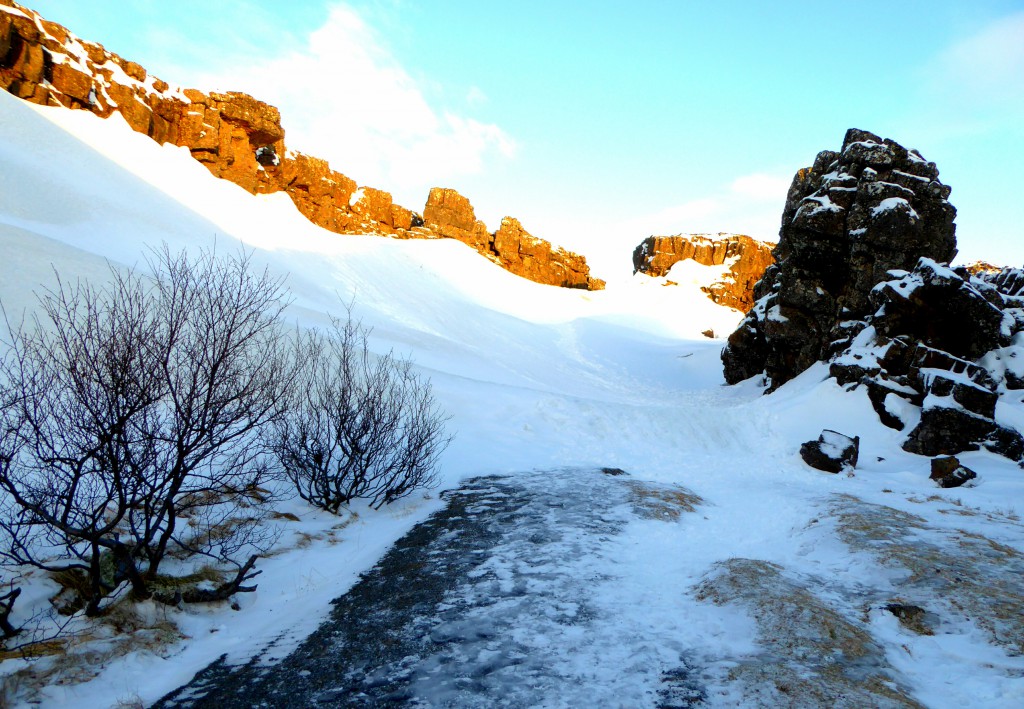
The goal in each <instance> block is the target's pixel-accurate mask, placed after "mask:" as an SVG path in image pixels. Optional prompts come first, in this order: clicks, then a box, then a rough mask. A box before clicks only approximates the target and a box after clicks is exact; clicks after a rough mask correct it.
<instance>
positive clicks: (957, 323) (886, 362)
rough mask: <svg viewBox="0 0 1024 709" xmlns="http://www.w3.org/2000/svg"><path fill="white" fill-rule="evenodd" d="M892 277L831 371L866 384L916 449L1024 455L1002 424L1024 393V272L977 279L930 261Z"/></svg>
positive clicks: (883, 416) (852, 383)
mask: <svg viewBox="0 0 1024 709" xmlns="http://www.w3.org/2000/svg"><path fill="white" fill-rule="evenodd" d="M890 275H891V278H890V280H888V281H884V282H882V283H880V284H879V285H878V286H876V287H875V288H874V289H873V290H872V292H871V302H872V304H873V307H874V309H875V311H874V312H873V313H872V314H871V315H869V316H867V317H866V318H865V319H864V320H862V321H858V322H855V323H851V324H850V327H851V328H852V329H855V330H858V331H859V334H858V335H857V336H856V337H855V338H854V340H853V341H852V342H851V344H850V345H849V346H848V347H847V348H846V349H845V350H843V351H842V352H840V353H838V354H837V355H836V356H834V357H833V358H832V361H831V363H830V365H829V373H830V374H831V375H832V376H833V377H835V379H836V381H837V382H839V383H840V384H842V385H846V386H849V387H850V388H855V387H858V386H861V385H863V386H864V387H865V388H866V390H867V393H868V398H869V400H870V401H871V404H872V406H873V407H874V408H875V411H876V412H877V413H878V415H879V419H880V420H881V421H882V423H884V424H885V425H887V426H889V427H890V428H895V429H897V430H901V431H902V430H905V429H910V430H909V433H908V434H907V437H906V439H905V440H904V442H903V449H904V450H906V451H909V452H911V453H918V454H920V455H928V456H935V455H952V454H955V453H959V452H961V451H965V450H977V449H978V448H979V447H984V448H986V449H988V450H991V451H993V452H996V453H999V454H1001V455H1004V456H1006V457H1008V458H1012V459H1014V460H1022V459H1024V437H1022V436H1021V435H1020V433H1019V432H1018V431H1016V430H1015V429H1012V428H1009V427H1007V426H1004V425H1002V424H1000V423H999V422H997V421H996V404H997V403H998V401H999V398H1000V396H1004V395H1007V394H1008V393H1009V392H1011V391H1013V392H1016V390H1018V389H1020V388H1024V381H1022V379H1021V376H1020V375H1021V374H1022V373H1024V372H1022V371H1021V370H1022V368H1024V298H1022V297H1021V296H1020V295H1019V294H1018V293H1019V284H1020V283H1021V282H1022V279H1024V273H1022V272H1021V271H1018V270H1016V269H1005V270H1004V271H1001V272H1000V273H998V274H984V275H982V276H972V275H971V274H970V273H969V272H968V271H967V269H965V268H956V269H951V268H949V267H948V266H945V265H942V264H938V263H936V262H935V261H932V260H931V259H925V258H922V259H921V260H920V261H919V262H918V264H917V265H916V266H915V267H914V269H913V270H912V271H910V272H906V271H894V272H893V273H892V274H890ZM1018 359H1019V360H1020V364H1018Z"/></svg>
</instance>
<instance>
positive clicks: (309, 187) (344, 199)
mask: <svg viewBox="0 0 1024 709" xmlns="http://www.w3.org/2000/svg"><path fill="white" fill-rule="evenodd" d="M0 88H3V89H5V90H6V91H8V92H9V93H11V94H13V95H15V96H17V97H19V98H22V99H25V100H27V101H31V102H33V103H38V104H42V105H50V106H63V107H65V108H74V109H82V110H87V111H91V112H93V113H95V114H97V115H99V116H102V117H103V118H106V117H108V116H110V115H111V114H113V113H115V112H117V113H120V114H121V116H122V117H123V118H124V120H125V121H126V122H127V123H128V125H129V126H131V128H132V129H133V130H135V131H137V132H139V133H144V134H146V135H148V136H149V137H151V138H152V139H153V140H156V141H157V142H160V143H173V144H175V145H181V146H184V147H187V148H188V149H189V151H190V152H191V154H192V157H194V158H195V159H196V160H198V161H199V162H201V163H202V164H203V165H205V166H206V168H207V169H208V170H209V171H210V172H211V173H213V174H214V175H215V176H217V177H220V178H223V179H225V180H230V181H231V182H234V183H235V184H237V185H239V186H241V187H243V188H244V189H246V190H248V191H249V192H253V193H257V194H267V193H272V192H281V191H283V192H286V193H287V194H288V196H289V197H291V199H292V201H293V202H294V203H295V206H296V208H297V209H298V210H299V211H300V212H301V213H302V214H303V215H304V216H305V217H306V218H307V219H309V220H310V221H312V222H313V223H314V224H317V225H318V226H321V227H323V228H325V229H328V230H330V231H333V232H336V233H339V234H380V235H387V236H394V237H398V238H440V237H446V238H453V239H458V240H459V241H462V242H463V243H466V244H468V245H469V246H471V247H473V248H474V249H476V250H477V251H479V252H480V253H481V254H483V255H484V256H487V257H488V258H490V259H491V260H493V261H495V262H497V263H498V264H500V265H501V266H503V267H505V268H507V269H508V270H510V271H511V272H512V273H515V274H517V275H520V276H523V277H525V278H530V279H531V280H535V281H537V282H539V283H545V284H551V285H559V286H568V287H573V288H597V287H602V286H603V283H602V282H601V281H597V280H594V279H591V278H590V277H589V269H588V268H587V265H586V260H585V259H584V258H583V257H582V256H577V255H576V254H571V253H568V252H565V251H562V250H561V249H554V248H553V247H552V246H551V244H549V243H548V242H546V241H541V240H540V239H536V238H534V237H532V236H529V235H528V234H526V232H525V231H522V230H521V231H522V234H524V235H526V237H528V238H526V237H522V238H520V237H518V236H513V235H511V234H510V235H509V236H508V237H503V242H502V243H503V244H506V245H505V246H503V248H502V250H501V251H500V252H498V251H496V250H495V249H494V235H493V234H491V233H489V232H488V230H487V227H486V226H485V225H484V223H483V222H481V221H479V220H477V219H476V217H475V215H474V213H473V207H472V205H470V203H469V200H468V199H466V198H465V197H463V196H462V195H460V194H459V193H458V192H456V191H455V190H444V189H440V188H435V189H433V190H431V192H430V197H429V198H428V201H427V207H426V209H425V210H424V216H423V217H420V215H419V214H417V213H416V212H413V211H412V210H410V209H406V208H405V207H402V206H400V205H397V204H395V203H394V201H393V200H392V196H391V194H390V193H389V192H385V191H384V190H379V189H374V188H372V187H366V186H363V187H359V186H357V185H356V182H355V181H354V180H352V179H350V178H348V177H346V176H345V175H343V174H341V173H340V172H336V171H334V170H332V169H331V168H330V165H328V164H327V162H326V161H325V160H320V159H318V158H314V157H310V156H307V155H302V154H299V153H292V152H289V151H288V150H287V148H286V146H285V142H284V139H285V130H284V128H283V127H282V126H281V114H280V112H279V111H278V110H277V108H275V107H274V106H271V105H269V104H266V103H264V102H262V101H259V100H258V99H255V98H253V97H252V96H249V95H248V94H243V93H237V92H228V93H210V94H205V93H203V92H201V91H197V90H195V89H185V90H182V89H178V88H176V87H172V86H170V85H169V84H168V83H167V82H165V81H162V80H160V79H158V78H156V77H154V76H152V75H150V74H149V73H148V72H147V71H146V70H145V69H144V68H143V67H141V66H139V65H138V64H136V63H135V62H130V61H127V60H125V59H122V58H121V57H119V56H118V55H116V54H114V53H113V52H108V51H107V50H106V49H104V48H103V47H102V46H101V45H99V44H95V43H92V42H87V41H85V40H81V39H79V38H77V37H75V36H74V35H72V34H71V33H70V32H68V30H67V29H65V28H64V27H62V26H60V25H58V24H56V23H53V22H48V21H46V20H44V19H43V18H41V17H39V15H38V14H36V13H35V12H33V11H32V10H29V9H26V8H24V7H22V6H20V5H18V4H17V3H15V2H13V0H0ZM424 222H426V223H424Z"/></svg>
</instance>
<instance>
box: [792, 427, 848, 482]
mask: <svg viewBox="0 0 1024 709" xmlns="http://www.w3.org/2000/svg"><path fill="white" fill-rule="evenodd" d="M859 455H860V437H859V436H854V437H853V438H850V437H849V436H846V435H843V434H842V433H838V432H836V431H830V430H829V429H827V428H826V429H825V430H823V431H822V432H821V435H820V436H818V440H816V441H807V443H804V444H803V445H801V446H800V457H801V458H803V459H804V462H805V463H807V464H808V465H809V466H811V467H812V468H817V469H818V470H824V471H825V472H826V473H839V472H842V471H843V470H853V469H854V468H856V467H857V458H858V456H859Z"/></svg>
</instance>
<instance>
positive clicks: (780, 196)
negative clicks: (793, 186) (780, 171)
mask: <svg viewBox="0 0 1024 709" xmlns="http://www.w3.org/2000/svg"><path fill="white" fill-rule="evenodd" d="M791 182H792V178H789V177H783V176H781V175H769V174H767V173H764V172H756V173H754V174H752V175H743V176H742V177H737V178H736V179H735V180H733V182H732V185H731V186H730V189H731V190H732V192H733V193H735V194H737V195H740V196H742V197H748V198H750V199H755V200H758V201H772V202H784V201H785V199H786V193H787V192H788V191H789V185H790V183H791Z"/></svg>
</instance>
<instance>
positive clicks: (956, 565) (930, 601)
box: [831, 495, 1024, 655]
mask: <svg viewBox="0 0 1024 709" xmlns="http://www.w3.org/2000/svg"><path fill="white" fill-rule="evenodd" d="M831 514H832V515H833V516H834V517H835V519H836V531H837V534H838V535H839V538H840V539H841V540H842V541H843V542H844V543H845V544H847V545H848V546H849V547H850V548H851V549H853V550H855V551H863V552H868V553H870V554H871V555H873V556H874V557H876V558H877V559H878V560H879V561H880V562H881V563H882V564H884V565H885V566H887V567H890V568H896V569H901V570H905V571H906V572H907V574H906V576H905V577H903V578H898V579H896V580H894V581H893V586H894V587H895V589H896V590H897V591H898V592H899V594H900V596H901V597H902V598H903V599H905V601H906V602H908V603H912V604H914V605H916V606H920V607H922V608H924V609H926V610H928V611H932V612H935V613H936V614H937V616H938V620H939V622H940V623H941V624H943V625H946V624H949V623H952V622H965V621H969V622H971V623H974V624H975V625H976V626H977V627H979V628H981V629H982V630H983V631H984V632H985V633H986V634H987V635H988V636H989V638H990V639H991V640H992V642H994V643H996V644H998V645H1000V646H1002V647H1003V648H1005V649H1006V650H1007V651H1008V652H1010V653H1011V654H1015V655H1017V654H1022V653H1024V555H1022V554H1021V553H1020V552H1019V551H1017V550H1016V549H1014V548H1012V547H1009V546H1006V545H1005V544H1001V543H999V542H997V541H994V540H992V539H989V538H988V537H984V536H982V535H980V534H975V533H972V532H968V531H965V530H945V529H939V528H937V527H933V526H930V525H929V524H928V523H927V521H926V520H924V519H923V518H922V517H918V516H917V515H913V514H908V513H906V512H902V511H900V510H897V509H893V508H892V507H886V506H885V505H874V504H870V503H867V502H864V501H863V500H860V499H858V498H856V497H852V496H849V495H841V496H838V497H837V499H836V500H835V502H834V503H833V504H832V505H831ZM934 630H936V632H941V630H940V629H938V628H937V629H934Z"/></svg>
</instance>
